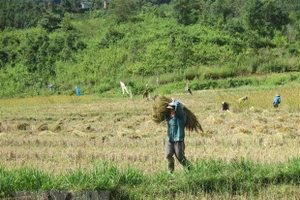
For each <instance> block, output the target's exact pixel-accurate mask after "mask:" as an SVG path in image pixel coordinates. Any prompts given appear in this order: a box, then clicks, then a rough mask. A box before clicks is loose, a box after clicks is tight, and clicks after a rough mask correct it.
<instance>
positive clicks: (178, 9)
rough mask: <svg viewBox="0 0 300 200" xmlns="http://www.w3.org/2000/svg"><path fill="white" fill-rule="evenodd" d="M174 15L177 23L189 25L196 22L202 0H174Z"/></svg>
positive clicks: (172, 2)
mask: <svg viewBox="0 0 300 200" xmlns="http://www.w3.org/2000/svg"><path fill="white" fill-rule="evenodd" d="M171 4H172V5H173V7H174V16H175V18H176V20H177V22H178V23H179V24H183V25H190V24H195V23H197V21H198V19H199V15H200V13H201V5H203V1H202V0H174V1H171Z"/></svg>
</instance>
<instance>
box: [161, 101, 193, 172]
mask: <svg viewBox="0 0 300 200" xmlns="http://www.w3.org/2000/svg"><path fill="white" fill-rule="evenodd" d="M183 107H184V106H183V104H182V103H181V102H180V101H178V100H176V99H174V100H172V102H171V103H169V104H168V106H167V108H168V110H169V111H170V115H169V116H168V117H167V119H166V120H167V140H166V145H165V156H166V158H167V159H168V169H169V172H170V173H173V171H174V157H173V156H174V154H175V157H176V158H177V160H178V161H179V163H180V164H182V165H183V166H184V167H187V169H189V166H188V163H187V159H186V157H185V153H184V150H185V143H184V137H185V130H184V128H185V123H186V119H187V117H186V113H185V112H184V109H183Z"/></svg>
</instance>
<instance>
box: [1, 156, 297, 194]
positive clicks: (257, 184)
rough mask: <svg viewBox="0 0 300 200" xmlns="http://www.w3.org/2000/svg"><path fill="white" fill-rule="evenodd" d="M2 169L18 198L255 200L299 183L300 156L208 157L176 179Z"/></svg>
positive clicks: (108, 168) (104, 171) (4, 184)
mask: <svg viewBox="0 0 300 200" xmlns="http://www.w3.org/2000/svg"><path fill="white" fill-rule="evenodd" d="M0 172H1V173H0V175H1V180H2V181H1V183H0V189H1V190H0V197H9V196H14V195H16V191H32V192H34V191H35V192H40V193H42V192H43V191H76V190H78V191H80V190H95V191H103V190H109V191H110V192H111V195H112V197H113V199H145V198H146V199H147V198H148V199H169V198H171V197H178V196H180V194H182V193H185V194H189V195H190V197H191V198H192V197H193V196H194V197H197V196H198V195H200V194H202V195H203V192H204V193H207V196H209V195H212V196H213V195H215V196H217V195H218V194H222V195H223V196H222V197H223V198H224V196H227V197H228V199H231V198H230V197H233V196H238V195H245V196H246V197H247V199H256V198H257V195H258V194H259V192H261V191H262V190H263V189H267V188H268V187H271V186H272V187H275V186H281V187H282V188H284V187H283V186H284V185H291V186H294V187H295V188H296V186H299V183H300V179H299V173H300V168H299V159H294V160H290V161H288V162H286V163H282V164H272V165H267V164H265V165H262V164H259V163H254V162H250V161H245V160H244V159H243V158H241V160H240V161H232V162H229V163H225V162H222V161H217V160H209V161H204V160H203V161H199V162H198V163H196V165H195V166H194V169H193V170H192V171H190V172H188V173H186V172H184V171H183V172H178V173H177V174H175V176H176V179H175V178H174V174H173V175H172V174H167V173H158V174H155V175H151V176H147V175H144V174H143V173H142V172H140V171H138V170H135V169H132V168H129V169H126V170H124V169H123V170H122V169H120V168H118V167H116V166H115V165H112V164H108V163H102V164H98V165H96V166H95V167H94V169H92V170H90V171H86V170H84V169H78V170H73V171H69V172H68V173H67V174H64V175H59V176H58V177H54V176H52V175H51V174H49V173H45V172H43V171H41V170H38V169H32V168H28V167H22V168H19V169H13V170H7V169H6V168H5V167H1V166H0ZM29 183H30V184H29ZM27 195H28V193H27ZM40 195H41V194H40ZM268 198H272V197H271V196H268ZM291 198H292V197H291ZM179 199H180V198H179Z"/></svg>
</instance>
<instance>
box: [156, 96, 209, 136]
mask: <svg viewBox="0 0 300 200" xmlns="http://www.w3.org/2000/svg"><path fill="white" fill-rule="evenodd" d="M171 101H172V99H171V98H168V97H165V96H159V97H158V98H157V99H156V101H155V102H154V103H153V109H152V119H153V121H154V122H155V123H157V124H160V123H162V122H164V121H166V119H167V118H168V117H169V115H170V111H169V109H167V105H168V103H170V102H171ZM183 110H184V111H185V113H186V117H187V121H186V124H185V128H186V129H187V130H189V131H196V132H199V130H200V131H201V132H203V129H202V126H201V124H200V123H199V121H198V119H197V117H196V116H195V114H194V113H193V112H192V111H191V110H189V109H188V108H187V107H186V106H184V108H183Z"/></svg>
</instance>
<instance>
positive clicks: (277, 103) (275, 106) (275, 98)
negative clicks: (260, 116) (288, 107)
mask: <svg viewBox="0 0 300 200" xmlns="http://www.w3.org/2000/svg"><path fill="white" fill-rule="evenodd" d="M280 102H281V98H280V95H279V94H276V96H275V97H274V99H273V106H274V108H278V106H279V104H280Z"/></svg>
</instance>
